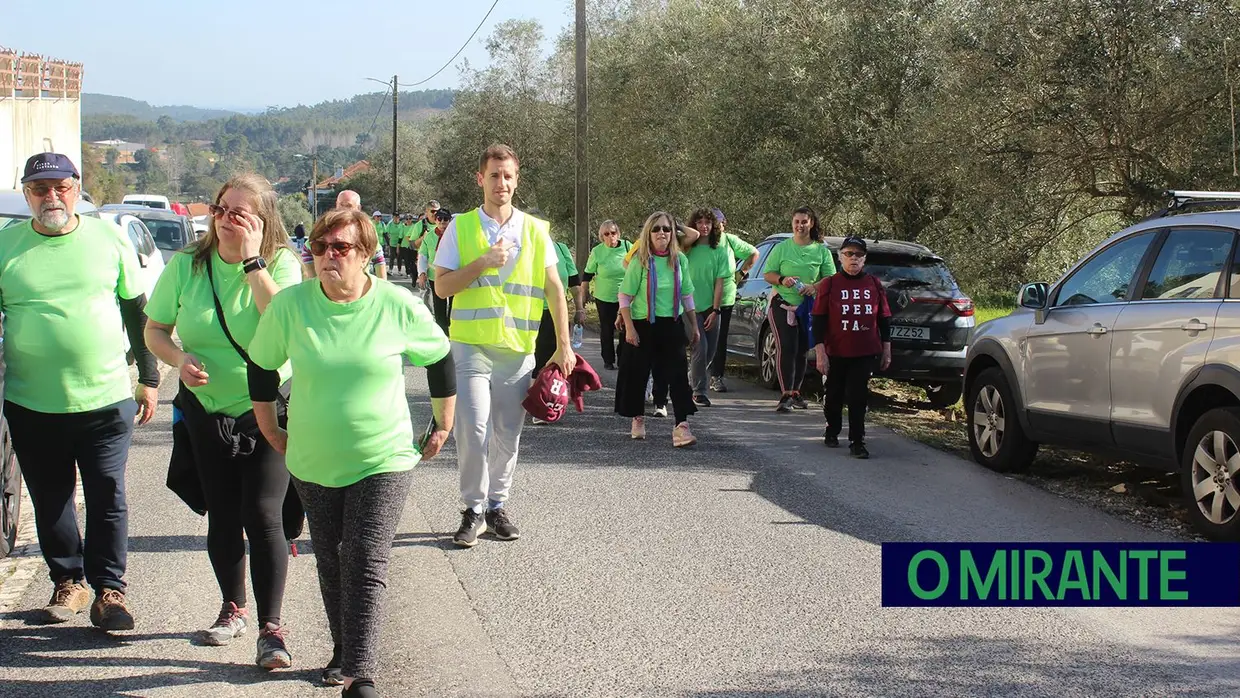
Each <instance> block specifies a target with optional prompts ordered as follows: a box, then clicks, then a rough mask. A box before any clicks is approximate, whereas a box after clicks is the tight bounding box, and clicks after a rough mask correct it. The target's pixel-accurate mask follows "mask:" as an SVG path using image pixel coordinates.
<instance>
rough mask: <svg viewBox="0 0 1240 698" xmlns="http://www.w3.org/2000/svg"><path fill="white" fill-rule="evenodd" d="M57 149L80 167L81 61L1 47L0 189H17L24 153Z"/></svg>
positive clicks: (24, 157) (29, 154) (29, 153)
mask: <svg viewBox="0 0 1240 698" xmlns="http://www.w3.org/2000/svg"><path fill="white" fill-rule="evenodd" d="M48 151H50V152H57V153H63V154H65V155H67V156H69V158H70V159H72V160H73V162H74V163H75V164H76V165H77V166H78V169H79V170H81V168H82V65H81V64H80V63H67V62H65V61H58V60H53V59H50V58H43V57H41V56H34V55H20V56H19V55H18V54H17V52H16V51H13V50H10V49H6V48H3V47H0V189H17V188H18V187H19V186H20V182H21V176H22V170H23V168H24V167H25V165H26V159H27V158H29V157H30V156H31V155H33V154H35V153H41V152H48Z"/></svg>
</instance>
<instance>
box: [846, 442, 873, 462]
mask: <svg viewBox="0 0 1240 698" xmlns="http://www.w3.org/2000/svg"><path fill="white" fill-rule="evenodd" d="M848 453H849V454H850V455H851V456H852V457H853V458H862V459H864V458H869V457H870V452H869V451H867V450H865V444H863V443H859V442H858V443H854V444H852V445H850V446H849V447H848Z"/></svg>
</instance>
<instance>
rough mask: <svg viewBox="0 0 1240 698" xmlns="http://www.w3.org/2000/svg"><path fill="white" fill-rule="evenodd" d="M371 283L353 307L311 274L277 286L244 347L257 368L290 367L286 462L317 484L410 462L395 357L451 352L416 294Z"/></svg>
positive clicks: (421, 362)
mask: <svg viewBox="0 0 1240 698" xmlns="http://www.w3.org/2000/svg"><path fill="white" fill-rule="evenodd" d="M370 282H371V287H370V290H369V291H367V292H366V295H364V296H362V297H361V298H359V299H357V300H356V301H353V302H352V303H336V302H333V301H331V300H329V299H328V298H327V296H325V295H324V294H323V287H322V285H321V284H320V282H319V280H318V279H311V280H309V281H306V282H305V283H301V284H298V285H297V286H294V287H292V288H290V289H287V290H285V291H281V292H280V293H279V294H278V295H276V297H275V298H274V299H272V301H271V305H269V306H268V307H267V312H265V313H263V316H262V318H261V320H260V321H259V323H258V331H257V332H256V333H255V335H254V340H253V341H252V342H250V346H249V347H248V351H249V352H250V357H251V358H253V359H254V362H255V363H257V364H258V365H259V366H261V367H263V368H266V369H272V368H275V367H276V366H281V365H283V364H284V362H285V361H289V362H291V363H292V365H293V386H294V387H293V396H292V399H291V400H290V401H289V413H288V434H289V436H288V454H287V458H286V463H287V465H288V470H289V472H290V473H292V474H293V475H294V476H296V477H297V478H300V479H302V480H305V481H307V482H313V483H315V484H317V485H322V486H324V487H347V486H349V485H352V484H354V483H356V482H358V481H359V480H361V479H363V478H366V477H369V476H371V475H377V474H379V473H387V472H396V471H402V470H409V469H410V468H412V467H414V466H415V465H417V463H418V460H419V459H420V458H421V456H420V455H419V454H418V451H417V449H416V447H415V445H414V432H413V424H412V423H411V421H410V414H409V401H408V399H407V398H406V396H405V374H404V365H403V363H402V361H401V357H402V356H407V357H409V360H410V361H411V362H413V364H414V365H415V366H429V365H431V364H433V363H435V362H437V361H439V360H440V359H442V358H443V357H444V356H446V355H447V354H448V352H449V351H450V349H451V345H450V344H449V343H448V337H447V335H445V334H444V332H443V330H442V329H440V327H439V325H437V324H435V318H434V317H433V316H432V315H431V311H430V310H428V309H427V307H426V305H425V304H423V303H422V301H421V300H419V299H418V298H417V297H415V296H414V294H412V293H409V291H408V290H406V289H403V288H401V287H399V286H396V285H395V284H393V283H390V282H388V281H385V280H383V279H379V278H376V277H373V276H372V277H371V279H370ZM420 432H421V430H420V429H419V434H418V435H419V436H421V433H420Z"/></svg>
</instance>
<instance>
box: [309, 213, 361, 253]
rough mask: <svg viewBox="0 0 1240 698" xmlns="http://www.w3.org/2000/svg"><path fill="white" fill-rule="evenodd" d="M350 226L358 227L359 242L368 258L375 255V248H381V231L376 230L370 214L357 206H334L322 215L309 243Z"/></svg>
mask: <svg viewBox="0 0 1240 698" xmlns="http://www.w3.org/2000/svg"><path fill="white" fill-rule="evenodd" d="M349 226H355V227H356V228H357V244H358V247H360V248H361V250H362V251H363V252H365V253H366V258H367V259H370V258H371V257H373V256H374V255H375V250H377V249H379V233H378V232H376V231H375V224H374V223H372V222H371V220H370V216H367V215H366V214H365V213H362V212H361V211H359V210H357V209H355V208H334V209H332V210H330V211H328V212H327V213H324V214H323V215H322V216H320V217H319V219H318V220H317V221H315V222H314V228H313V229H311V230H310V237H309V238H308V242H307V245H309V244H310V243H313V242H314V241H315V240H318V239H319V238H322V237H323V236H324V235H327V234H328V233H330V232H332V231H334V230H340V229H341V228H348V227H349Z"/></svg>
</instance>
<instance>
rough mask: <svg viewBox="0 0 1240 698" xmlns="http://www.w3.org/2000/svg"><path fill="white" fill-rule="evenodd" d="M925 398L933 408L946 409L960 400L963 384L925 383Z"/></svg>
mask: <svg viewBox="0 0 1240 698" xmlns="http://www.w3.org/2000/svg"><path fill="white" fill-rule="evenodd" d="M925 388H926V399H927V400H929V401H930V406H931V407H934V408H935V409H939V410H942V409H947V408H948V407H951V406H952V405H954V404H956V403H957V402H959V401H960V396H961V394H963V393H964V385H962V384H960V383H927V384H926V386H925Z"/></svg>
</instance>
